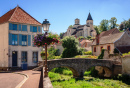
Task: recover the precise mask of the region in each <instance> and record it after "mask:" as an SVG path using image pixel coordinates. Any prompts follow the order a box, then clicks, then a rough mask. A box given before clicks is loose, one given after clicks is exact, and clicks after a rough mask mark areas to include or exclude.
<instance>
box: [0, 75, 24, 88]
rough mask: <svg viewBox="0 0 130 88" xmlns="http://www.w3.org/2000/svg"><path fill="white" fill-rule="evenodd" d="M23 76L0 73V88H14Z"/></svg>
mask: <svg viewBox="0 0 130 88" xmlns="http://www.w3.org/2000/svg"><path fill="white" fill-rule="evenodd" d="M22 80H24V76H23V75H20V74H14V73H0V88H15V87H16V86H17V85H18V84H19V83H20V82H21V81H22Z"/></svg>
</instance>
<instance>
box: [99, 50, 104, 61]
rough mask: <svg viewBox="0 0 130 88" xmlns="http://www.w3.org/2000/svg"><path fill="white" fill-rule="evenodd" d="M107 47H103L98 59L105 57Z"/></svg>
mask: <svg viewBox="0 0 130 88" xmlns="http://www.w3.org/2000/svg"><path fill="white" fill-rule="evenodd" d="M104 51H105V49H102V51H101V54H100V55H99V56H98V59H103V56H104Z"/></svg>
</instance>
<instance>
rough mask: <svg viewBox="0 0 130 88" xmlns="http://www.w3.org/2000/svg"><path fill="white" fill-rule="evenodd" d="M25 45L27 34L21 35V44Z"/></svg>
mask: <svg viewBox="0 0 130 88" xmlns="http://www.w3.org/2000/svg"><path fill="white" fill-rule="evenodd" d="M26 45H27V35H22V46H26Z"/></svg>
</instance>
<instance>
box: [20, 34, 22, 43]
mask: <svg viewBox="0 0 130 88" xmlns="http://www.w3.org/2000/svg"><path fill="white" fill-rule="evenodd" d="M19 45H20V46H21V45H22V34H19Z"/></svg>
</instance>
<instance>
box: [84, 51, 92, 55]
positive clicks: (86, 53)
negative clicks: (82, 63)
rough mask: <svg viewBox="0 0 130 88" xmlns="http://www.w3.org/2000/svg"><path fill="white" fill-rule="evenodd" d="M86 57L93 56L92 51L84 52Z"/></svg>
mask: <svg viewBox="0 0 130 88" xmlns="http://www.w3.org/2000/svg"><path fill="white" fill-rule="evenodd" d="M84 55H92V51H87V52H84Z"/></svg>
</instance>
